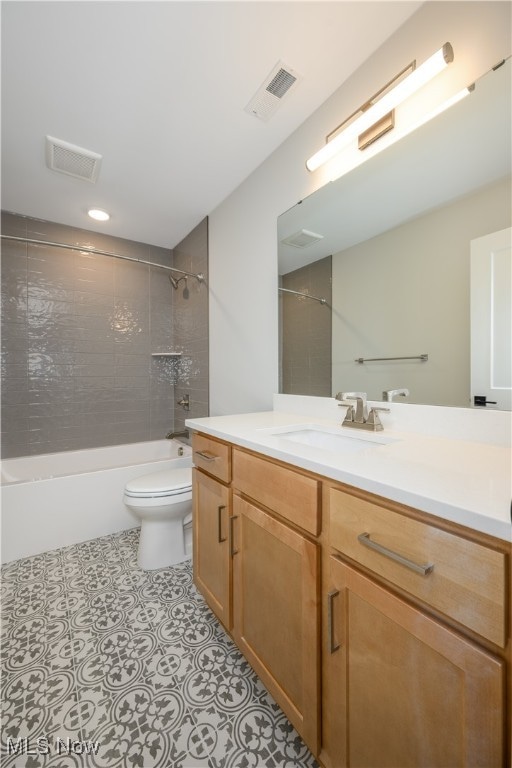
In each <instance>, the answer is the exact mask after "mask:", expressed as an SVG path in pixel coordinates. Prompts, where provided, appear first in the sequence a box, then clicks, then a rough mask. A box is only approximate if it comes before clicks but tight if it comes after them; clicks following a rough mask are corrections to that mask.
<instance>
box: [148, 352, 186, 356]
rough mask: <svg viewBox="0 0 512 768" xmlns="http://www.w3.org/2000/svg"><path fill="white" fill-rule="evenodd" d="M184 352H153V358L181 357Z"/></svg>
mask: <svg viewBox="0 0 512 768" xmlns="http://www.w3.org/2000/svg"><path fill="white" fill-rule="evenodd" d="M182 354H183V352H152V353H151V357H181V356H182Z"/></svg>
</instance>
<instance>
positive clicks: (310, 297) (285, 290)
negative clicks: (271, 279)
mask: <svg viewBox="0 0 512 768" xmlns="http://www.w3.org/2000/svg"><path fill="white" fill-rule="evenodd" d="M277 290H278V291H283V292H284V293H293V294H294V295H295V296H304V298H306V299H314V300H315V301H319V302H320V304H327V299H320V298H319V297H318V296H312V295H311V294H310V293H301V292H300V291H291V290H290V289H289V288H278V289H277Z"/></svg>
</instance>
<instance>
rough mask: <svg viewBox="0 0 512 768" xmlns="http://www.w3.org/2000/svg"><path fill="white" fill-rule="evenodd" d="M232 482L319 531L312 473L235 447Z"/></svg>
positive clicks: (302, 525) (287, 516)
mask: <svg viewBox="0 0 512 768" xmlns="http://www.w3.org/2000/svg"><path fill="white" fill-rule="evenodd" d="M233 486H234V487H235V488H237V489H238V490H239V491H241V492H242V493H244V494H246V495H247V496H250V497H251V498H252V499H254V500H255V501H259V502H260V504H263V505H264V506H265V507H268V508H269V509H272V510H274V511H275V512H277V513H278V514H279V515H281V516H282V517H284V518H285V519H286V520H289V521H290V522H291V523H294V524H295V525H297V526H299V527H300V528H303V529H304V530H305V531H308V532H309V533H312V534H313V535H314V536H318V534H319V533H320V504H319V497H320V485H319V482H318V481H317V480H314V479H313V478H312V477H305V476H304V475H301V474H300V473H298V472H295V471H294V470H292V469H287V468H286V467H281V466H278V465H276V464H274V463H273V462H271V461H266V460H265V459H261V458H259V457H258V456H253V455H252V454H249V453H245V452H244V451H239V450H236V449H234V450H233Z"/></svg>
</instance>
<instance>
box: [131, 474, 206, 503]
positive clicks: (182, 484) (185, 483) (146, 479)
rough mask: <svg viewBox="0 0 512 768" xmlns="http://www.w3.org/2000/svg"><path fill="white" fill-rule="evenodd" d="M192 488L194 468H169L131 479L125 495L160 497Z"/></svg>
mask: <svg viewBox="0 0 512 768" xmlns="http://www.w3.org/2000/svg"><path fill="white" fill-rule="evenodd" d="M191 490H192V468H191V467H183V468H180V469H167V470H163V471H161V472H153V473H152V474H150V475H142V476H141V477H136V478H135V479H134V480H130V482H129V483H127V485H126V488H125V491H124V493H125V496H128V497H129V498H132V499H158V498H166V497H170V496H181V495H183V494H184V493H189V492H190V491H191Z"/></svg>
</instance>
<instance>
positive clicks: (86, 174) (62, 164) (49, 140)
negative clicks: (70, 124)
mask: <svg viewBox="0 0 512 768" xmlns="http://www.w3.org/2000/svg"><path fill="white" fill-rule="evenodd" d="M101 160H102V156H101V155H98V154H97V152H91V150H89V149H83V148H82V147H77V146H75V145H74V144H69V143H68V142H67V141H62V139H55V138H53V136H47V137H46V165H47V166H48V168H50V169H51V170H52V171H58V172H59V173H65V174H67V175H68V176H74V177H75V178H76V179H83V181H90V182H91V183H92V184H95V183H96V181H97V179H98V174H99V172H100V166H101Z"/></svg>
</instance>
